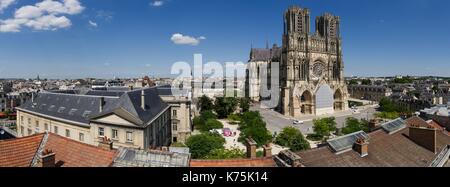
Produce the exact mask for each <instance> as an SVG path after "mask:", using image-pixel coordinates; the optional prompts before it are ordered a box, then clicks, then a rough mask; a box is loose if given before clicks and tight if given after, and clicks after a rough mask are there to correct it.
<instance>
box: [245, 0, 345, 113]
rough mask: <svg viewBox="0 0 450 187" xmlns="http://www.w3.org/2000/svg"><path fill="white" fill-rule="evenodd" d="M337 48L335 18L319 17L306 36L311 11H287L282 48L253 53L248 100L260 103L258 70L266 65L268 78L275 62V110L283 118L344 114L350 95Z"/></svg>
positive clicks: (337, 38)
mask: <svg viewBox="0 0 450 187" xmlns="http://www.w3.org/2000/svg"><path fill="white" fill-rule="evenodd" d="M341 43H342V39H341V37H340V18H339V17H338V16H333V15H331V14H329V13H325V14H323V15H322V16H319V17H317V18H316V31H315V33H310V11H309V9H305V8H300V7H297V6H293V7H291V8H289V9H288V10H287V11H286V12H285V14H284V33H283V45H282V47H281V48H279V47H277V46H274V47H273V48H272V49H269V48H268V47H266V49H253V48H252V50H251V54H250V60H249V63H248V69H249V70H248V75H247V86H248V90H247V96H248V97H250V98H252V99H253V100H259V99H261V98H260V96H259V95H258V94H256V93H257V92H259V89H260V88H261V85H260V82H261V80H260V78H259V76H258V75H256V76H255V74H260V72H261V71H266V69H261V68H260V67H262V65H263V64H264V65H265V67H268V69H267V73H268V74H269V75H270V70H271V64H272V63H274V62H279V72H280V75H279V85H280V87H281V90H280V92H281V94H280V97H281V100H280V103H279V106H278V109H279V111H280V112H281V113H283V114H284V115H287V116H294V117H301V116H305V115H322V114H332V113H334V112H335V111H342V110H347V109H348V102H347V100H348V90H347V86H346V83H345V80H344V75H343V72H344V63H343V57H342V46H341ZM255 72H256V73H255ZM252 79H257V80H256V81H255V80H252ZM269 88H270V86H269ZM255 92H256V93H255Z"/></svg>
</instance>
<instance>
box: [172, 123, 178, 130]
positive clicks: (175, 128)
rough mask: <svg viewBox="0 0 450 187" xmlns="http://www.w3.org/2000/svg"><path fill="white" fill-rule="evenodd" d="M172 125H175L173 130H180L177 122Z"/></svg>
mask: <svg viewBox="0 0 450 187" xmlns="http://www.w3.org/2000/svg"><path fill="white" fill-rule="evenodd" d="M172 126H173V130H174V131H177V130H178V127H177V124H176V123H174V124H173V125H172Z"/></svg>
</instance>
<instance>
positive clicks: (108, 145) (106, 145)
mask: <svg viewBox="0 0 450 187" xmlns="http://www.w3.org/2000/svg"><path fill="white" fill-rule="evenodd" d="M98 147H100V148H102V149H104V150H107V151H110V150H113V142H112V141H111V139H109V138H108V137H106V136H105V137H103V138H102V141H101V142H100V143H99V144H98Z"/></svg>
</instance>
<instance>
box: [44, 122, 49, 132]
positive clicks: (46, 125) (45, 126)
mask: <svg viewBox="0 0 450 187" xmlns="http://www.w3.org/2000/svg"><path fill="white" fill-rule="evenodd" d="M44 128H45V130H46V131H48V124H47V123H45V124H44Z"/></svg>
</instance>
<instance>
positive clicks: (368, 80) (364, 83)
mask: <svg viewBox="0 0 450 187" xmlns="http://www.w3.org/2000/svg"><path fill="white" fill-rule="evenodd" d="M361 84H362V85H371V84H372V81H371V80H370V79H363V80H362V81H361Z"/></svg>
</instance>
